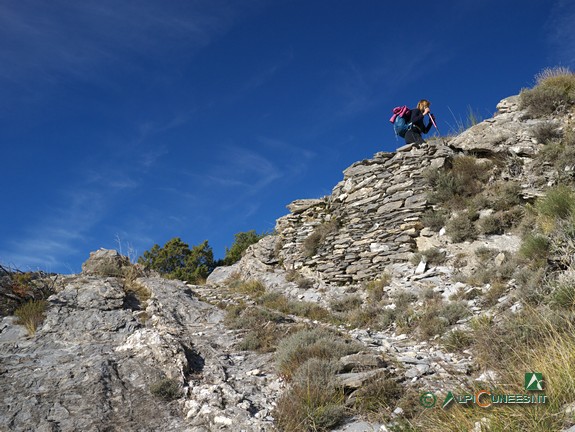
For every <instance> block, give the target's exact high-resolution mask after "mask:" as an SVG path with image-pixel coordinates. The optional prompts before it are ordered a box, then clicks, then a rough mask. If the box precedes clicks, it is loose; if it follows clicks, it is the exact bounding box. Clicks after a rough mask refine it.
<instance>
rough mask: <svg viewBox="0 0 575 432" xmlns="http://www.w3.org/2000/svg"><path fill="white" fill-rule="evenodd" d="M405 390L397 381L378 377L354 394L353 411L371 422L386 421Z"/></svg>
mask: <svg viewBox="0 0 575 432" xmlns="http://www.w3.org/2000/svg"><path fill="white" fill-rule="evenodd" d="M403 394H404V389H403V386H402V385H401V384H399V383H398V382H397V381H396V380H394V379H392V378H388V377H376V378H374V379H372V380H370V381H369V382H368V383H367V384H365V385H364V386H362V387H361V388H359V389H358V390H357V392H355V393H354V402H353V410H354V411H355V412H356V413H357V414H359V415H361V416H367V418H368V419H369V420H370V421H386V420H388V417H389V414H390V412H391V411H392V409H393V407H394V406H395V404H396V403H397V401H398V400H399V399H400V398H401V397H402V396H403Z"/></svg>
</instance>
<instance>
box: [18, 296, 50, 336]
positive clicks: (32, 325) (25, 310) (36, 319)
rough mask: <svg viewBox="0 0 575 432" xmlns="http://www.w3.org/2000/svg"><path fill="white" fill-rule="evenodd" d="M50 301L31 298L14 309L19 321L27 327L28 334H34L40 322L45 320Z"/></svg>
mask: <svg viewBox="0 0 575 432" xmlns="http://www.w3.org/2000/svg"><path fill="white" fill-rule="evenodd" d="M47 306H48V303H47V302H46V301H45V300H31V301H29V302H26V303H24V304H23V305H22V306H20V307H19V308H17V309H16V310H15V311H14V315H16V316H17V317H18V323H19V324H22V325H23V326H24V327H26V330H27V331H28V334H29V335H30V336H33V335H34V334H35V333H36V330H37V328H38V326H39V325H40V324H42V322H43V321H44V317H45V315H44V314H45V311H46V308H47Z"/></svg>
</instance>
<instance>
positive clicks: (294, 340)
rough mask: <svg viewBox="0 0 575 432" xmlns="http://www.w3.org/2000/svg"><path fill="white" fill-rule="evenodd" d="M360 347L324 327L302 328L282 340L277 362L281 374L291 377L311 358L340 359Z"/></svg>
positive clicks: (277, 353)
mask: <svg viewBox="0 0 575 432" xmlns="http://www.w3.org/2000/svg"><path fill="white" fill-rule="evenodd" d="M360 349H361V345H359V344H358V343H353V342H350V341H347V340H345V339H343V338H342V337H341V336H339V335H338V334H336V333H334V332H332V331H329V330H325V329H323V328H315V329H312V330H302V331H299V332H297V333H294V334H292V335H290V336H288V337H287V338H285V339H283V340H282V341H281V342H280V344H279V345H278V349H277V351H276V364H277V368H278V372H279V374H280V375H282V376H284V377H285V378H287V379H291V377H292V376H293V375H294V374H295V372H296V370H297V369H298V368H299V367H300V366H301V365H302V364H303V363H305V362H306V361H307V360H308V359H310V358H318V359H323V360H332V359H339V358H340V357H342V356H344V355H347V354H352V353H355V352H358V351H359V350H360Z"/></svg>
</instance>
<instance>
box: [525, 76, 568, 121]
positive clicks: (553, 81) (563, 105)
mask: <svg viewBox="0 0 575 432" xmlns="http://www.w3.org/2000/svg"><path fill="white" fill-rule="evenodd" d="M536 79H537V84H536V85H535V87H533V88H532V89H526V90H523V91H522V92H521V93H520V95H519V107H520V108H521V109H527V110H529V112H530V113H531V114H533V115H535V116H544V115H550V114H554V113H557V112H564V111H565V110H566V109H567V108H568V107H570V106H572V105H573V104H574V103H575V74H573V73H571V72H570V71H569V70H568V69H565V68H553V69H545V70H544V71H542V72H541V73H539V74H538V75H537V76H536Z"/></svg>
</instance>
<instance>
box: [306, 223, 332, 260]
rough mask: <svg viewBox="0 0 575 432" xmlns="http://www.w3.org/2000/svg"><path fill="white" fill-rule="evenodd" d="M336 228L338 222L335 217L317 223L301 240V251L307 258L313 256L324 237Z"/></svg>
mask: <svg viewBox="0 0 575 432" xmlns="http://www.w3.org/2000/svg"><path fill="white" fill-rule="evenodd" d="M338 229H339V222H338V221H337V220H336V219H332V220H330V221H328V222H324V223H322V224H321V225H318V226H317V227H316V228H315V229H314V230H313V232H312V233H311V234H310V235H309V236H308V237H307V238H306V239H305V240H304V242H303V251H304V254H305V256H306V257H308V258H310V257H312V256H314V255H315V254H316V253H317V251H318V249H319V248H320V246H321V245H322V244H323V242H324V241H325V239H326V238H327V237H328V236H329V235H330V234H333V233H335V232H336V231H337V230H338Z"/></svg>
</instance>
